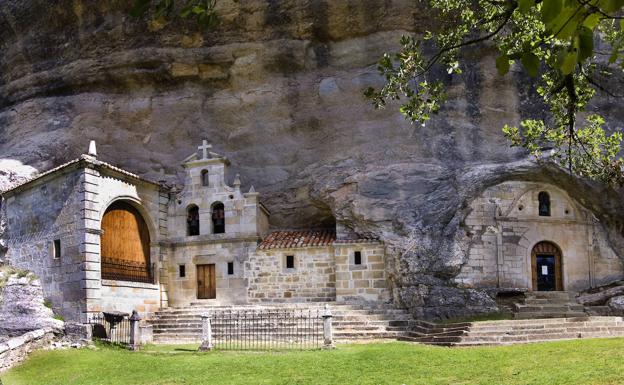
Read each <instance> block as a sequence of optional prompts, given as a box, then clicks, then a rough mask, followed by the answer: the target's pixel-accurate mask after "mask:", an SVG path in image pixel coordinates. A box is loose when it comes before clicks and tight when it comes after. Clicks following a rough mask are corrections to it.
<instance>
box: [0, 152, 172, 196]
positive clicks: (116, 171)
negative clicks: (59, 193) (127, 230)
mask: <svg viewBox="0 0 624 385" xmlns="http://www.w3.org/2000/svg"><path fill="white" fill-rule="evenodd" d="M82 168H94V169H96V170H98V171H102V172H106V173H108V174H113V175H115V176H118V177H120V178H126V179H130V180H133V181H135V182H142V183H147V184H151V185H154V186H158V187H159V188H164V189H167V186H165V185H164V184H162V183H158V182H155V181H152V180H149V179H146V178H143V177H141V176H139V175H137V174H134V173H132V172H130V171H126V170H124V169H122V168H119V167H117V166H114V165H112V164H110V163H106V162H103V161H101V160H97V158H95V157H93V156H91V155H86V154H83V155H81V156H80V157H78V158H76V159H73V160H71V161H69V162H67V163H63V164H61V165H60V166H57V167H54V168H52V169H50V170H47V171H45V172H42V173H40V174H38V175H35V176H34V177H32V178H30V179H27V180H25V181H23V182H22V183H19V184H17V185H16V186H13V187H12V188H10V189H8V190H5V191H1V192H0V195H2V196H3V197H5V198H7V197H10V196H12V195H15V194H17V193H19V192H21V191H24V190H26V189H28V188H30V187H32V186H34V185H37V184H39V183H45V182H46V181H48V180H50V179H53V178H54V177H56V176H58V175H63V174H67V173H70V172H72V171H75V170H78V169H82Z"/></svg>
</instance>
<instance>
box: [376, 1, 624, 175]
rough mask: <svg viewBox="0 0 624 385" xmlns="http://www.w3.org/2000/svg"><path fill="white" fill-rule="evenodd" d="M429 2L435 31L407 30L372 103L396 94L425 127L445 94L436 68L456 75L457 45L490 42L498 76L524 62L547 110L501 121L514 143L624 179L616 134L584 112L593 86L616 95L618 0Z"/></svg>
mask: <svg viewBox="0 0 624 385" xmlns="http://www.w3.org/2000/svg"><path fill="white" fill-rule="evenodd" d="M428 1H429V5H430V6H431V8H432V10H433V11H434V12H436V13H437V16H436V17H435V20H436V21H439V28H438V29H437V30H435V31H430V32H427V33H425V35H424V36H423V37H422V38H418V39H417V38H415V37H412V36H404V37H403V38H402V39H401V42H400V43H401V49H400V51H399V52H397V53H395V54H393V55H390V54H385V55H384V56H383V57H382V58H381V59H380V60H379V65H378V69H379V71H380V73H381V74H383V75H384V76H385V79H386V84H385V86H384V87H383V88H381V89H374V88H369V89H368V90H367V91H366V93H365V94H366V96H367V97H369V98H370V99H371V100H372V102H373V104H374V105H375V107H377V108H382V107H384V106H386V104H387V102H388V101H389V100H400V101H401V104H402V105H401V112H402V113H403V114H404V115H405V117H406V118H407V119H409V120H411V121H412V122H418V123H421V124H423V125H424V124H426V122H427V121H428V120H429V119H430V118H431V115H432V114H437V113H438V112H439V111H440V108H441V105H442V104H443V103H444V101H445V93H444V82H443V80H444V79H443V78H444V77H445V76H443V75H441V74H440V71H436V69H439V68H444V69H445V70H446V71H445V72H446V73H447V74H448V75H450V76H455V75H458V74H460V73H461V72H462V66H461V65H460V59H461V52H462V49H464V48H466V47H471V46H475V45H477V44H483V43H487V44H491V45H493V46H495V47H496V49H497V50H498V52H499V56H498V58H497V59H496V68H497V69H498V72H499V74H500V75H503V76H504V75H507V74H508V72H509V70H510V68H512V66H513V65H514V63H517V65H518V66H520V65H521V66H522V68H524V71H525V72H526V73H527V74H528V75H529V76H530V77H532V78H536V82H537V92H538V93H539V95H540V96H541V97H542V99H543V101H544V103H545V105H546V106H547V107H548V114H547V115H548V116H547V117H546V119H526V120H524V121H522V122H521V124H520V125H519V126H505V127H504V129H503V132H504V134H505V135H506V136H507V138H509V139H510V141H511V144H512V146H522V147H524V148H526V149H527V150H529V151H530V152H531V153H532V154H534V155H535V156H537V157H538V159H539V158H541V157H542V156H543V152H544V151H545V150H548V153H547V155H548V157H552V159H554V160H555V161H556V162H558V163H559V164H560V165H562V166H565V167H566V168H568V170H569V171H570V172H573V173H576V174H577V175H580V176H585V177H590V178H595V179H598V180H601V181H604V182H607V183H610V184H612V185H623V184H624V175H623V172H622V160H621V158H620V157H619V156H618V152H619V150H620V143H621V141H622V134H621V132H619V131H615V132H613V133H611V134H608V133H607V132H606V131H605V128H604V126H605V120H604V118H603V117H602V116H601V115H600V114H598V113H592V114H586V108H587V106H588V103H589V102H590V100H591V99H592V98H593V97H594V95H595V94H596V93H597V92H600V93H603V94H607V95H610V96H616V95H615V94H614V93H613V92H612V91H611V90H610V89H609V85H608V84H607V83H608V79H609V78H610V77H611V76H613V75H614V74H617V75H620V74H621V73H622V69H623V68H624V60H623V55H622V53H623V52H624V51H623V49H624V31H623V30H624V19H622V7H624V0H474V1H471V2H468V1H465V0H428ZM508 76H509V75H508Z"/></svg>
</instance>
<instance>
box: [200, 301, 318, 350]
mask: <svg viewBox="0 0 624 385" xmlns="http://www.w3.org/2000/svg"><path fill="white" fill-rule="evenodd" d="M208 319H209V320H210V326H211V329H212V330H211V332H212V344H213V348H214V349H221V350H281V349H300V350H306V349H318V348H321V347H322V344H323V318H322V314H321V311H320V310H319V309H301V310H293V309H284V310H281V309H277V310H275V309H270V310H269V309H261V310H222V311H213V312H210V313H209V314H208Z"/></svg>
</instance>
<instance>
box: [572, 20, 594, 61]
mask: <svg viewBox="0 0 624 385" xmlns="http://www.w3.org/2000/svg"><path fill="white" fill-rule="evenodd" d="M576 45H577V46H578V50H579V54H578V59H579V61H583V60H585V59H587V58H589V57H591V56H592V54H593V53H594V32H593V31H592V30H591V29H590V28H588V27H581V28H580V31H579V35H578V43H577V44H576Z"/></svg>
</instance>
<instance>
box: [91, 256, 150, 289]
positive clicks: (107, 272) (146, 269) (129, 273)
mask: <svg viewBox="0 0 624 385" xmlns="http://www.w3.org/2000/svg"><path fill="white" fill-rule="evenodd" d="M102 279H114V280H118V281H131V282H144V283H154V264H146V263H143V262H135V261H126V260H122V259H114V258H105V257H103V258H102Z"/></svg>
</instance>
